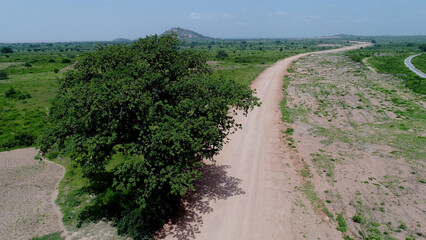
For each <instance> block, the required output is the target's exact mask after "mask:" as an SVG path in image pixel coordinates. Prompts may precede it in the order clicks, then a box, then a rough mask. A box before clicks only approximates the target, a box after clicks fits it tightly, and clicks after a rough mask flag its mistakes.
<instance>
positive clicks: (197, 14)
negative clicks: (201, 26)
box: [189, 12, 201, 20]
mask: <svg viewBox="0 0 426 240" xmlns="http://www.w3.org/2000/svg"><path fill="white" fill-rule="evenodd" d="M189 18H190V19H194V20H198V19H200V18H201V14H199V13H196V12H192V13H191V14H189Z"/></svg>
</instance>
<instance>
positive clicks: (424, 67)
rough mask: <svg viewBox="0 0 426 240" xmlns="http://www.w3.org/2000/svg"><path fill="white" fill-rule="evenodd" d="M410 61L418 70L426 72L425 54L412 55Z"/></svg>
mask: <svg viewBox="0 0 426 240" xmlns="http://www.w3.org/2000/svg"><path fill="white" fill-rule="evenodd" d="M411 63H412V64H413V65H414V66H415V67H416V68H417V69H419V70H420V71H422V72H424V73H426V54H422V55H419V56H417V57H414V58H413V59H412V60H411Z"/></svg>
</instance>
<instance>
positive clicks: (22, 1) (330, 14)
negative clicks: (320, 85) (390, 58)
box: [0, 0, 426, 42]
mask: <svg viewBox="0 0 426 240" xmlns="http://www.w3.org/2000/svg"><path fill="white" fill-rule="evenodd" d="M425 23H426V0H300V1H298V0H292V1H287V0H281V1H279V0H257V1H254V0H246V1H242V0H216V1H207V0H72V1H71V0H0V42H41V41H43V42H44V41H47V42H56V41H85V40H89V41H95V40H112V39H115V38H120V37H124V38H129V39H136V38H139V37H144V36H146V35H152V34H161V33H162V32H164V31H165V30H167V29H170V28H172V27H183V28H187V29H190V30H194V31H197V32H199V33H201V34H204V35H207V36H211V37H219V38H289V37H316V36H325V35H334V34H340V33H345V34H354V35H426V24H425Z"/></svg>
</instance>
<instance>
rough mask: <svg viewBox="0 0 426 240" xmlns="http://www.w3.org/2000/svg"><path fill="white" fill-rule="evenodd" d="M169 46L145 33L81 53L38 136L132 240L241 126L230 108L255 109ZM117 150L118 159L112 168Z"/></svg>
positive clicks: (242, 92) (201, 64) (43, 148)
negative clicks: (74, 166)
mask: <svg viewBox="0 0 426 240" xmlns="http://www.w3.org/2000/svg"><path fill="white" fill-rule="evenodd" d="M177 43H178V42H177V39H176V37H175V36H174V35H163V36H161V37H158V36H151V37H146V38H145V39H140V40H139V41H137V42H135V43H134V44H132V45H114V46H109V47H105V48H102V47H99V49H98V50H97V51H95V52H89V53H85V54H82V56H81V57H80V58H79V59H78V61H77V64H76V65H75V70H72V71H68V72H67V73H66V75H65V77H64V78H62V79H61V82H60V88H59V91H58V94H57V96H56V97H55V99H54V101H53V106H52V108H51V109H50V113H49V116H48V122H49V127H48V130H47V131H46V132H45V134H44V135H42V136H41V137H40V139H39V147H40V152H41V153H42V154H46V153H48V152H49V151H52V150H53V149H59V150H60V151H61V154H62V155H67V156H69V157H70V158H71V160H72V161H74V162H75V163H78V164H80V165H81V166H82V168H83V170H84V175H85V176H86V177H87V178H89V179H90V182H91V183H92V185H93V186H96V187H97V188H98V189H99V192H102V194H99V196H102V197H103V199H102V200H101V201H100V202H103V203H104V204H107V203H105V202H113V203H115V205H114V208H115V210H116V211H114V214H115V215H114V216H112V218H113V220H114V221H116V223H117V226H118V230H119V232H121V233H127V234H130V235H131V236H133V237H134V238H135V239H141V238H144V237H145V236H149V235H150V234H152V233H153V232H154V231H155V230H157V229H158V228H159V227H161V226H162V225H163V224H164V222H165V221H167V220H168V218H169V217H170V215H171V214H173V212H174V211H175V209H176V207H177V205H178V204H179V199H180V198H181V197H183V196H185V194H186V193H187V192H188V191H189V190H192V189H193V187H194V185H193V183H194V181H195V180H196V179H197V178H199V176H200V174H201V171H200V163H201V160H203V159H213V157H214V156H215V155H216V154H217V153H218V151H219V150H220V149H221V148H222V147H223V144H224V142H225V140H226V137H227V135H228V134H230V133H232V132H233V131H235V130H236V129H237V128H238V127H240V126H239V125H238V124H237V123H236V122H235V121H234V118H233V115H235V114H236V112H238V111H233V112H234V114H233V115H230V114H229V108H230V107H232V108H233V109H235V110H242V111H240V112H242V113H243V114H247V113H248V111H249V110H250V109H252V108H253V107H255V106H256V105H259V102H258V98H256V97H255V96H254V95H253V91H251V90H250V89H248V88H247V87H246V86H243V85H240V84H237V83H235V82H233V81H230V80H227V79H220V80H215V79H213V78H211V77H210V70H209V68H208V67H207V65H206V64H205V62H206V59H205V56H204V55H203V54H202V53H200V52H194V51H189V50H183V51H182V50H178V48H177ZM117 153H120V154H122V155H123V156H125V157H124V158H123V160H122V161H121V162H120V163H119V164H114V166H113V167H111V165H109V164H110V161H111V159H112V157H113V155H114V154H117ZM105 206H106V205H105ZM106 207H107V206H106ZM110 212H112V211H110Z"/></svg>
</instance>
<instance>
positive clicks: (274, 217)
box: [163, 43, 371, 239]
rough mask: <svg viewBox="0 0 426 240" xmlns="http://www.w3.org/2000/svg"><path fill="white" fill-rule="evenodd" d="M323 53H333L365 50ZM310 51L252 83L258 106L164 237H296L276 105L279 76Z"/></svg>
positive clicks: (242, 120) (280, 94) (289, 177)
mask: <svg viewBox="0 0 426 240" xmlns="http://www.w3.org/2000/svg"><path fill="white" fill-rule="evenodd" d="M368 45H371V44H370V43H358V44H356V45H353V46H350V47H344V48H340V49H334V50H327V51H323V52H321V53H333V52H338V51H345V50H350V49H356V48H360V47H366V46H368ZM309 54H312V53H305V54H299V55H296V56H293V57H290V58H286V59H284V60H281V61H279V62H277V63H275V64H274V65H272V66H271V67H269V68H267V69H266V70H265V71H264V72H262V73H261V74H260V75H259V76H258V78H257V79H256V80H255V81H254V82H253V83H252V85H251V87H252V89H256V91H257V96H258V97H259V98H260V99H261V101H262V106H261V107H259V108H256V109H255V110H254V111H252V112H250V113H249V115H248V117H241V116H239V117H238V121H239V122H240V123H242V125H243V129H242V130H240V131H238V132H237V133H236V134H234V135H232V136H231V137H230V141H229V143H228V144H227V145H226V146H225V147H224V149H223V150H222V151H221V153H220V155H219V156H218V157H217V158H216V161H217V162H216V165H208V166H207V168H206V173H205V175H204V177H203V179H202V180H201V181H200V183H199V185H198V186H197V188H196V191H195V192H194V194H193V195H192V196H189V197H188V199H187V202H186V212H185V213H184V214H183V215H182V217H181V218H179V219H177V220H174V222H173V223H172V224H170V225H168V226H167V227H166V230H165V231H164V232H165V233H163V235H165V238H166V239H295V234H294V231H295V228H294V226H292V224H291V220H292V219H291V218H292V217H294V216H292V214H291V207H292V203H291V202H290V201H289V199H288V195H289V194H288V193H290V192H292V191H294V186H292V185H291V184H289V183H290V181H296V179H295V176H294V175H295V174H294V173H292V172H294V171H288V170H289V168H291V166H290V165H289V164H286V162H285V161H284V159H285V154H286V153H285V152H284V144H283V143H282V141H281V139H282V135H283V134H282V130H283V125H282V122H281V112H280V109H279V104H280V101H281V99H282V97H283V92H282V85H283V77H284V75H285V74H286V73H287V69H288V68H289V67H290V65H291V63H292V62H293V61H295V60H297V59H299V58H301V57H304V56H307V55H309Z"/></svg>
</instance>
